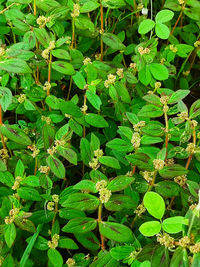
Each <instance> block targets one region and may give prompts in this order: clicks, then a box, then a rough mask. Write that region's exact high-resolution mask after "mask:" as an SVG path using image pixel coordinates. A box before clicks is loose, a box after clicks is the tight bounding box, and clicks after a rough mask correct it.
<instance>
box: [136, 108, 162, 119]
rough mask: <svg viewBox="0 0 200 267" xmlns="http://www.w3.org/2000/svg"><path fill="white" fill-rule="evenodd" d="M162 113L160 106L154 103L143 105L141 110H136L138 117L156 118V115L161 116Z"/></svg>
mask: <svg viewBox="0 0 200 267" xmlns="http://www.w3.org/2000/svg"><path fill="white" fill-rule="evenodd" d="M162 115H163V110H162V108H161V107H157V106H154V105H146V106H143V107H142V108H141V110H140V111H139V112H138V116H139V117H147V118H156V117H161V116H162Z"/></svg>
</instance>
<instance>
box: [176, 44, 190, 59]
mask: <svg viewBox="0 0 200 267" xmlns="http://www.w3.org/2000/svg"><path fill="white" fill-rule="evenodd" d="M176 48H177V49H178V51H177V55H178V56H179V57H183V58H185V57H187V56H188V54H189V53H190V52H192V51H193V50H194V47H193V46H191V45H187V44H177V45H176Z"/></svg>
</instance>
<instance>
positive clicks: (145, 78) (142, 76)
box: [138, 66, 152, 85]
mask: <svg viewBox="0 0 200 267" xmlns="http://www.w3.org/2000/svg"><path fill="white" fill-rule="evenodd" d="M138 78H139V80H140V81H141V83H143V84H144V85H148V84H149V83H150V81H151V78H152V76H151V72H150V71H149V67H148V66H145V67H143V68H142V69H141V70H140V71H139V73H138Z"/></svg>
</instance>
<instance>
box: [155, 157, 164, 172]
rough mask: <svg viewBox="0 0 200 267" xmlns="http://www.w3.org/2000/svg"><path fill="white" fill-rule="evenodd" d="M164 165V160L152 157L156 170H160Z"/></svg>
mask: <svg viewBox="0 0 200 267" xmlns="http://www.w3.org/2000/svg"><path fill="white" fill-rule="evenodd" d="M164 165H165V162H164V160H162V159H154V160H153V166H154V168H155V169H156V170H162V169H163V167H164Z"/></svg>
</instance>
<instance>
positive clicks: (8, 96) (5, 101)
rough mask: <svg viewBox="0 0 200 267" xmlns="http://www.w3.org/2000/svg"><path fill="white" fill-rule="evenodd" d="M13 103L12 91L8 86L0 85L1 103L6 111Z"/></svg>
mask: <svg viewBox="0 0 200 267" xmlns="http://www.w3.org/2000/svg"><path fill="white" fill-rule="evenodd" d="M11 103H12V93H11V91H10V89H8V88H6V87H0V105H1V107H2V109H3V111H4V112H5V111H6V110H7V108H8V107H9V106H10V104H11Z"/></svg>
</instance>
